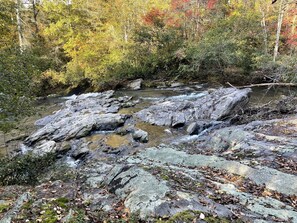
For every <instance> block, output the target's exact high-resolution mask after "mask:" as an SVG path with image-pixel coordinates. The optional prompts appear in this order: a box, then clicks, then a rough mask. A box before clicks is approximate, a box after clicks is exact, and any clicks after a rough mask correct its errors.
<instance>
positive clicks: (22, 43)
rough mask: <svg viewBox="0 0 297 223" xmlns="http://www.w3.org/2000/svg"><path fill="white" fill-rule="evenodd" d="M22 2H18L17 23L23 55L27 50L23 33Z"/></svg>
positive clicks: (18, 0) (17, 0)
mask: <svg viewBox="0 0 297 223" xmlns="http://www.w3.org/2000/svg"><path fill="white" fill-rule="evenodd" d="M21 4H22V3H21V1H20V0H16V22H17V28H18V36H19V47H20V51H21V53H22V52H23V51H24V48H25V38H24V32H23V22H22V18H21V12H20V8H21Z"/></svg>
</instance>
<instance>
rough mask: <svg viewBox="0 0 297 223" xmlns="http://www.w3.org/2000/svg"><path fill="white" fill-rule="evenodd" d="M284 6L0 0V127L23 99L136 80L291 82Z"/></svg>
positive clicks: (291, 14)
mask: <svg viewBox="0 0 297 223" xmlns="http://www.w3.org/2000/svg"><path fill="white" fill-rule="evenodd" d="M296 10H297V9H296V2H294V1H289V0H278V1H271V0H257V1H256V0H252V1H244V0H228V1H227V0H221V1H218V0H165V1H164V0H137V1H135V0H115V1H108V0H88V1H82V0H65V1H63V0H44V1H40V0H1V5H0V35H1V37H0V58H1V59H0V76H1V81H0V92H1V95H0V97H1V100H0V107H1V109H2V112H1V113H0V116H2V117H0V118H1V119H2V120H3V119H5V118H7V117H8V116H9V117H12V114H22V113H26V111H27V109H26V108H27V107H28V106H29V107H30V105H28V103H27V102H28V101H30V97H34V96H44V95H46V94H50V93H58V92H61V89H75V88H82V89H86V88H88V89H91V90H92V91H100V90H106V89H114V88H116V87H117V86H119V85H121V83H123V81H125V80H132V79H136V78H144V79H147V80H155V79H170V78H171V79H181V80H186V81H188V82H190V81H192V80H198V81H200V82H209V83H223V84H224V83H226V82H230V83H231V84H235V85H243V84H250V83H260V82H292V83H294V82H296V74H297V70H296V45H297V40H296V37H297V34H296V22H297V21H296V18H297V14H296Z"/></svg>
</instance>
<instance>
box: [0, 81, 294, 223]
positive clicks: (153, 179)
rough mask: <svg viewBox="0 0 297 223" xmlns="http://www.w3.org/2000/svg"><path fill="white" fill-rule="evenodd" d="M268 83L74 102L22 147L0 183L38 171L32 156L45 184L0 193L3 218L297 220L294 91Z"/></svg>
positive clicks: (125, 93) (85, 97) (166, 89)
mask: <svg viewBox="0 0 297 223" xmlns="http://www.w3.org/2000/svg"><path fill="white" fill-rule="evenodd" d="M266 90H267V89H266V88H257V89H253V91H252V92H251V90H250V89H243V90H238V89H234V88H223V89H213V88H209V87H208V86H206V85H198V84H193V85H190V86H184V85H183V84H182V83H178V82H175V83H171V85H170V86H163V87H162V86H161V87H159V88H155V89H144V90H138V91H136V90H122V91H117V92H113V91H108V92H103V93H91V94H82V95H79V96H72V97H68V98H65V99H63V100H66V101H64V102H63V103H62V105H61V106H60V107H59V108H60V110H57V111H56V112H54V113H52V114H51V115H50V116H46V117H44V118H42V119H40V120H38V121H37V122H36V124H38V125H39V127H38V128H37V130H34V131H33V132H32V133H30V134H28V137H26V138H25V139H24V140H21V141H22V143H23V147H22V149H16V150H14V151H12V153H11V154H14V156H15V155H16V154H17V153H19V155H16V156H15V158H14V159H12V162H13V161H14V160H18V159H20V160H18V162H17V163H18V166H17V168H15V166H10V175H9V176H10V177H5V175H3V174H2V175H1V174H0V175H1V176H0V177H2V181H1V182H2V184H3V183H5V182H6V183H7V184H10V183H9V182H12V181H11V180H12V179H14V178H13V176H15V177H16V178H15V180H18V179H25V180H26V177H28V175H26V174H25V175H22V173H26V171H25V172H18V171H19V170H20V168H21V169H22V170H23V169H25V170H26V168H29V169H30V170H36V168H35V169H34V168H33V166H26V165H25V163H24V162H22V157H26V159H28V161H29V160H30V162H29V163H31V165H33V164H34V163H36V165H34V167H35V166H37V165H41V166H39V167H38V168H37V171H36V172H34V175H33V176H34V177H35V178H34V182H35V185H30V181H29V184H28V183H27V184H25V185H24V182H25V181H22V184H23V185H20V186H17V185H10V186H8V185H7V186H5V185H3V186H2V187H1V188H0V190H1V197H0V201H1V203H0V204H1V206H0V207H1V209H0V213H1V214H0V217H1V219H2V220H0V222H1V223H2V222H12V221H13V222H25V221H29V222H30V221H32V222H35V221H40V222H104V221H106V222H123V221H129V222H139V221H143V222H148V221H150V222H157V221H158V222H180V221H183V222H193V221H194V222H279V221H280V222H290V221H291V222H294V221H296V220H297V211H296V201H297V200H296V193H297V191H296V190H297V185H295V183H296V182H297V181H296V179H297V178H296V177H297V176H296V165H295V163H296V161H297V160H295V158H296V154H295V153H296V150H297V147H296V146H295V145H296V135H297V134H296V133H297V125H296V107H295V106H294V104H295V103H293V101H292V100H294V97H290V96H292V94H291V93H292V92H290V91H287V89H283V90H280V89H278V90H277V91H268V92H267V91H266ZM281 95H287V96H286V97H285V96H281ZM264 99H265V100H264ZM291 99H292V100H291ZM58 101H59V100H58ZM59 103H61V101H59ZM59 103H58V104H59ZM54 105H56V102H55V103H53V104H51V105H50V107H49V108H55V106H54ZM51 106H53V107H51ZM45 110H47V111H49V109H45ZM275 118H281V119H275ZM20 153H22V154H20ZM24 153H25V154H27V155H24ZM46 154H48V155H49V156H48V157H47V156H46ZM50 154H53V155H54V160H52V158H53V157H52V156H51V155H50ZM16 157H18V159H16ZM42 157H43V158H42ZM42 159H44V160H42ZM27 163H28V162H27ZM43 163H44V165H46V166H43V165H42V164H43ZM22 165H23V166H22ZM4 168H5V165H3V163H2V164H1V167H0V171H2V173H3V170H4ZM38 169H40V170H41V169H42V170H43V171H42V172H41V173H38ZM11 171H12V172H11ZM14 171H15V172H14ZM27 173H29V172H27ZM31 177H32V176H31ZM14 182H15V181H14ZM31 182H33V178H31ZM14 184H17V183H14ZM11 191H15V193H13V194H12V193H11Z"/></svg>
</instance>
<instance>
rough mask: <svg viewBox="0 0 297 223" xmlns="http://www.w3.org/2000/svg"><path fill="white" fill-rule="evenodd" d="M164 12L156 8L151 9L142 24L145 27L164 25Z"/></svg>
mask: <svg viewBox="0 0 297 223" xmlns="http://www.w3.org/2000/svg"><path fill="white" fill-rule="evenodd" d="M164 19H165V12H164V11H161V10H160V9H157V8H152V10H150V11H149V12H148V13H147V14H146V15H145V16H144V17H143V20H144V23H145V24H147V25H154V26H160V25H163V24H164Z"/></svg>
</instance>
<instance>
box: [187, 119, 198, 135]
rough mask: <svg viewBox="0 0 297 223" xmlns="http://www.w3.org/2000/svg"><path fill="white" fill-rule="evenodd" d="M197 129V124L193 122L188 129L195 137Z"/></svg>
mask: <svg viewBox="0 0 297 223" xmlns="http://www.w3.org/2000/svg"><path fill="white" fill-rule="evenodd" d="M197 128H198V125H197V123H196V122H192V123H191V124H190V125H189V126H188V128H187V133H189V135H194V134H196V130H197Z"/></svg>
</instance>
